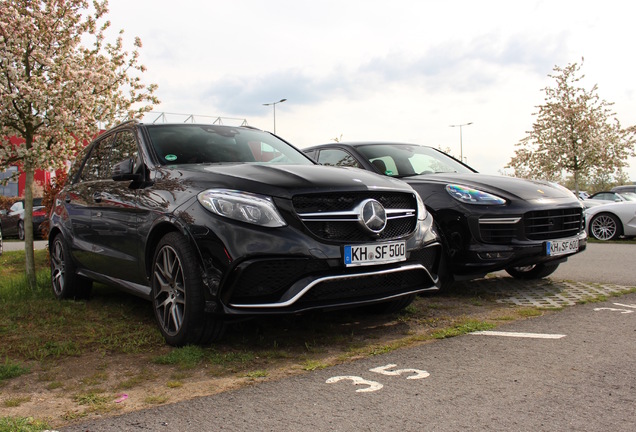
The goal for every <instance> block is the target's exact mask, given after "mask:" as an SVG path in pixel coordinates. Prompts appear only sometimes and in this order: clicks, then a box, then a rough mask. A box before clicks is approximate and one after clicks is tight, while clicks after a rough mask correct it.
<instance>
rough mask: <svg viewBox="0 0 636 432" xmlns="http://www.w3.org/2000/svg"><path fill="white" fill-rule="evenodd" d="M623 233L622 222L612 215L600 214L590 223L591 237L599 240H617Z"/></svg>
mask: <svg viewBox="0 0 636 432" xmlns="http://www.w3.org/2000/svg"><path fill="white" fill-rule="evenodd" d="M621 232H622V225H621V222H620V220H619V219H618V218H617V217H616V216H615V215H613V214H611V213H599V214H597V215H596V216H594V217H593V218H592V220H591V221H590V235H591V236H592V237H594V238H595V239H597V240H603V241H607V240H616V239H618V238H619V237H620V235H621Z"/></svg>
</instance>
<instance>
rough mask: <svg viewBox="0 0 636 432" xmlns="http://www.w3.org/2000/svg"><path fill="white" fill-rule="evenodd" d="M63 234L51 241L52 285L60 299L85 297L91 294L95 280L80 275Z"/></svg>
mask: <svg viewBox="0 0 636 432" xmlns="http://www.w3.org/2000/svg"><path fill="white" fill-rule="evenodd" d="M76 271H77V268H76V267H75V264H74V263H73V260H72V259H71V254H70V251H69V248H68V246H67V245H66V241H64V237H63V236H62V234H57V235H56V236H55V238H54V239H53V241H52V242H51V287H52V288H53V294H54V295H55V298H57V299H58V300H63V299H85V298H88V297H89V296H90V293H91V289H92V287H93V281H91V280H90V279H86V278H84V277H82V276H79V275H78V274H77V273H76Z"/></svg>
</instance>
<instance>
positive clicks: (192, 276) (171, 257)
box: [152, 232, 225, 346]
mask: <svg viewBox="0 0 636 432" xmlns="http://www.w3.org/2000/svg"><path fill="white" fill-rule="evenodd" d="M197 262H198V259H197V256H196V254H195V252H194V250H193V248H192V246H190V244H189V242H188V240H187V239H186V238H185V237H183V235H181V234H179V233H176V232H172V233H168V234H166V235H165V236H164V237H163V238H162V239H161V241H160V242H159V244H158V245H157V249H156V251H155V257H154V260H153V266H152V304H153V309H154V311H155V318H156V319H157V324H158V325H159V330H161V333H162V335H163V337H164V339H165V340H166V342H167V343H168V344H170V345H173V346H183V345H187V344H202V343H206V342H210V341H212V340H216V339H219V338H220V337H221V336H222V334H223V332H224V329H225V323H224V322H223V321H222V320H219V319H217V318H215V317H213V316H210V315H207V314H206V313H205V311H204V307H205V296H204V289H205V285H204V284H203V280H202V278H201V269H200V268H199V267H198V266H197Z"/></svg>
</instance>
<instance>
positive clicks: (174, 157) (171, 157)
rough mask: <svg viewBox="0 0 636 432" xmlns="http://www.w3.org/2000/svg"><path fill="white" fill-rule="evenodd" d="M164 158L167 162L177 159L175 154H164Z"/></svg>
mask: <svg viewBox="0 0 636 432" xmlns="http://www.w3.org/2000/svg"><path fill="white" fill-rule="evenodd" d="M164 159H165V160H167V161H168V162H174V161H176V160H177V155H173V154H168V155H166V157H165V158H164Z"/></svg>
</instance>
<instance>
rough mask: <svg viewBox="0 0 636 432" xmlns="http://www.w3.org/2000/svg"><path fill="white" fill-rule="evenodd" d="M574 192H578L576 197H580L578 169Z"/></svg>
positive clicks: (575, 173) (575, 172)
mask: <svg viewBox="0 0 636 432" xmlns="http://www.w3.org/2000/svg"><path fill="white" fill-rule="evenodd" d="M574 191H575V192H574V193H575V194H576V197H577V198H579V199H580V195H579V172H578V171H576V170H575V171H574Z"/></svg>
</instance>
